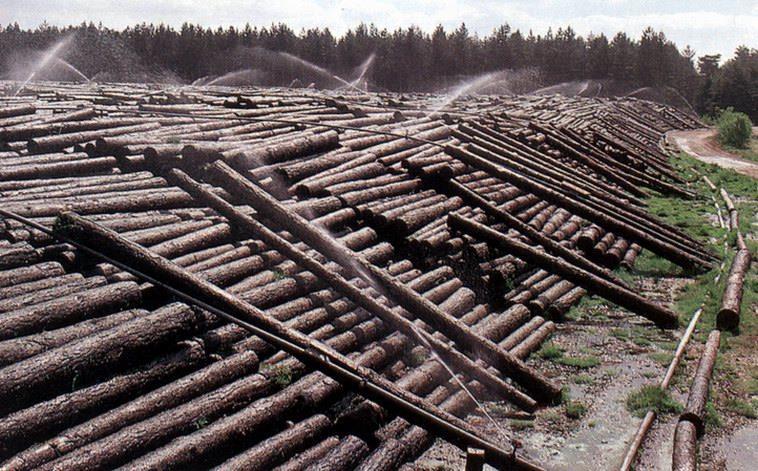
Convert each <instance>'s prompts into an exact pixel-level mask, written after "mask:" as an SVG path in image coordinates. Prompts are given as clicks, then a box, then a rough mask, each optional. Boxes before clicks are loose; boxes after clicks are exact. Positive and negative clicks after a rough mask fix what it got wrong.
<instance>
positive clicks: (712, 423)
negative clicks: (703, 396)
mask: <svg viewBox="0 0 758 471" xmlns="http://www.w3.org/2000/svg"><path fill="white" fill-rule="evenodd" d="M705 424H706V426H708V427H710V428H718V427H721V426H722V425H723V421H722V420H721V417H720V416H719V412H718V411H717V410H716V406H714V405H713V402H711V401H708V403H707V404H706V405H705Z"/></svg>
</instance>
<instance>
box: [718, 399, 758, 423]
mask: <svg viewBox="0 0 758 471" xmlns="http://www.w3.org/2000/svg"><path fill="white" fill-rule="evenodd" d="M753 402H755V401H753ZM725 406H726V409H727V410H728V411H730V412H733V413H735V414H739V415H741V416H743V417H747V418H748V419H758V411H756V405H755V404H754V403H750V402H747V401H743V400H741V399H730V400H728V401H726V404H725Z"/></svg>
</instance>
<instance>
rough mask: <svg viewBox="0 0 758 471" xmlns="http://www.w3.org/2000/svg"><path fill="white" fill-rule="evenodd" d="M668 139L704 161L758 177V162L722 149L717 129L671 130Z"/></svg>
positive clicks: (754, 129)
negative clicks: (718, 141) (717, 136)
mask: <svg viewBox="0 0 758 471" xmlns="http://www.w3.org/2000/svg"><path fill="white" fill-rule="evenodd" d="M755 133H756V128H753V134H755ZM666 140H667V141H669V142H672V143H673V144H676V145H677V146H678V147H679V148H680V149H681V150H682V151H684V152H686V153H688V154H690V155H692V156H693V157H696V158H697V159H699V160H702V161H703V162H706V163H709V164H714V165H718V166H720V167H724V168H731V169H733V170H734V171H736V172H739V173H741V174H743V175H747V176H749V177H753V178H758V164H756V163H755V162H751V161H750V160H747V159H744V158H742V157H740V156H738V155H734V154H731V153H729V152H726V151H725V150H723V149H721V147H719V145H718V143H717V142H716V130H715V129H712V128H711V129H697V130H694V131H671V132H669V133H667V134H666Z"/></svg>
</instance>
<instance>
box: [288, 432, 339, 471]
mask: <svg viewBox="0 0 758 471" xmlns="http://www.w3.org/2000/svg"><path fill="white" fill-rule="evenodd" d="M339 443H340V440H339V438H337V437H335V436H331V437H328V438H325V439H324V440H322V441H321V442H320V443H319V444H317V445H315V446H313V447H311V448H309V449H308V450H306V451H304V452H302V453H300V454H299V455H297V456H295V457H294V458H290V460H289V461H287V462H285V463H284V464H282V465H280V466H277V467H275V468H274V471H307V470H308V469H309V467H310V466H311V464H312V463H314V462H316V461H318V460H320V459H321V458H323V457H324V456H326V454H327V453H329V450H331V449H333V448H336V447H337V445H339Z"/></svg>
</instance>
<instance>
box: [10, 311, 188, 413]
mask: <svg viewBox="0 0 758 471" xmlns="http://www.w3.org/2000/svg"><path fill="white" fill-rule="evenodd" d="M200 317H201V316H199V315H198V314H196V313H195V312H194V311H192V309H190V308H188V307H187V306H185V305H182V304H178V303H176V304H172V305H169V306H167V307H165V308H162V309H158V310H156V311H155V312H153V313H152V314H149V315H147V316H143V317H138V318H135V319H132V320H130V321H127V322H124V323H122V324H120V325H117V326H115V327H113V328H111V329H108V330H105V331H102V332H97V333H94V334H91V335H89V336H87V337H84V338H82V339H80V340H76V341H74V342H71V343H69V344H66V345H63V346H61V347H58V348H54V349H52V350H48V351H46V352H44V353H41V354H39V355H37V356H36V357H32V358H29V359H26V360H23V361H20V362H17V363H14V364H12V365H9V366H6V367H4V368H2V369H0V378H2V381H0V399H2V401H0V410H4V411H8V410H12V409H13V408H14V407H16V406H17V404H23V403H24V402H28V401H30V400H38V399H39V396H38V395H39V394H41V393H42V389H43V388H44V393H42V394H44V395H49V394H50V393H52V392H54V391H55V390H56V388H58V387H60V386H61V385H62V384H66V385H67V386H70V385H71V379H72V378H73V377H75V376H76V377H80V378H82V379H86V378H87V377H90V376H92V375H93V374H95V373H96V372H97V370H99V369H105V368H112V367H116V366H120V365H123V364H125V363H126V362H128V361H130V360H133V359H134V358H139V357H141V356H144V355H145V354H146V351H149V349H151V348H153V349H154V348H155V347H156V346H157V345H160V344H165V343H167V342H170V341H172V340H173V341H176V340H178V339H181V338H182V337H183V336H186V335H188V334H191V333H193V332H194V331H196V330H197V328H198V326H199V324H200V323H201V321H202V319H200ZM35 395H37V396H36V397H35Z"/></svg>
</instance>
